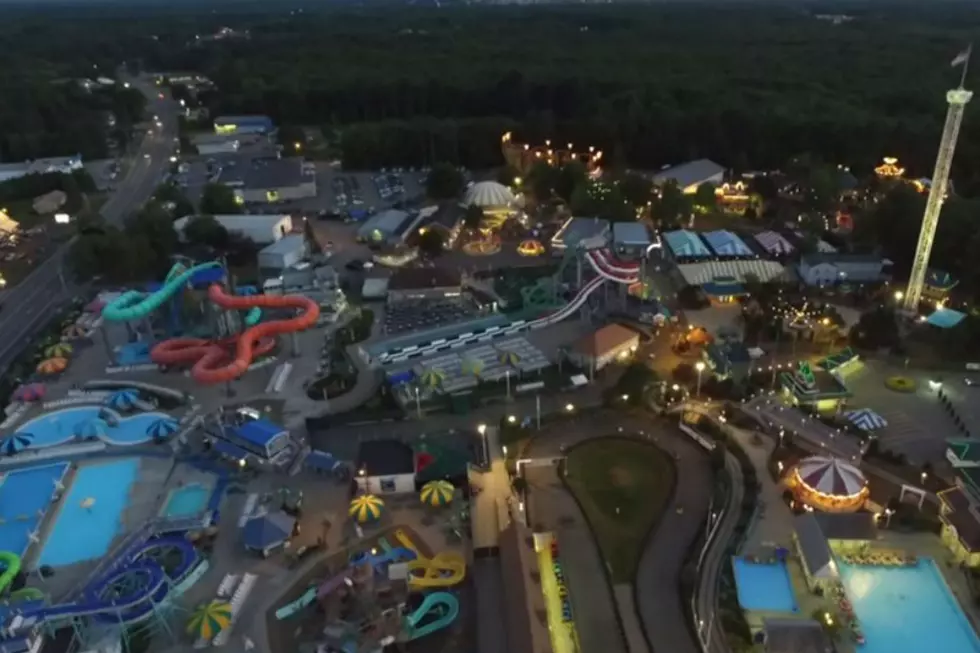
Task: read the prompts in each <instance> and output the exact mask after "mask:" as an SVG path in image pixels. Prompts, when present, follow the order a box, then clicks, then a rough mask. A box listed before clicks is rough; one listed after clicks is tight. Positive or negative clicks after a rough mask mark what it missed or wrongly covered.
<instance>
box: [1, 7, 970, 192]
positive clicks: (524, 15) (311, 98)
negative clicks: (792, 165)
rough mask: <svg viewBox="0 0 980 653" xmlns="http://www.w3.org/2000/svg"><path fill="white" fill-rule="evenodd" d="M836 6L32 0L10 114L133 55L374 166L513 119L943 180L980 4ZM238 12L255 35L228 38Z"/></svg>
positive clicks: (960, 175)
mask: <svg viewBox="0 0 980 653" xmlns="http://www.w3.org/2000/svg"><path fill="white" fill-rule="evenodd" d="M821 11H823V12H825V13H828V14H833V13H840V14H847V15H848V16H849V17H850V20H846V21H843V22H840V23H839V24H835V23H834V22H833V21H829V20H824V19H821V18H819V17H817V16H815V15H814V14H813V12H811V11H809V10H806V9H801V7H800V6H799V5H778V4H777V5H774V4H748V3H745V4H743V3H720V4H714V5H713V4H710V3H669V4H653V5H633V4H627V5H601V6H595V5H592V6H580V5H561V6H554V5H552V6H547V5H545V6H479V5H474V6H448V7H442V8H436V7H431V6H429V7H413V6H400V5H365V6H349V5H348V6H330V7H329V8H320V9H312V8H308V9H306V10H304V11H303V12H299V11H298V10H297V11H292V12H288V11H276V12H275V13H265V14H264V13H261V12H260V11H259V10H258V9H251V10H249V11H246V10H242V11H239V12H237V13H234V14H231V13H228V14H223V15H222V14H214V13H211V12H210V11H204V10H200V11H198V12H196V13H195V12H193V11H192V10H189V9H187V8H186V7H182V11H180V12H178V11H176V9H172V10H166V9H149V8H148V9H142V10H140V9H137V8H129V9H119V10H117V11H114V12H113V13H112V14H111V16H108V17H107V15H106V14H105V12H104V11H102V12H97V11H95V10H93V11H92V12H90V13H88V14H87V13H86V12H85V11H84V10H83V9H78V10H76V11H75V12H73V13H74V14H77V15H66V16H65V17H64V18H63V19H62V20H58V21H52V20H50V15H47V16H43V17H42V16H41V15H40V14H32V13H30V12H26V13H23V14H19V15H16V16H13V17H11V18H10V20H8V23H11V24H12V28H11V29H8V30H5V32H4V33H3V34H2V35H0V45H2V46H3V47H2V48H0V52H2V53H3V54H0V70H3V71H4V73H3V75H4V76H5V77H6V78H7V80H11V79H16V80H17V81H18V82H19V84H20V85H21V86H20V88H22V89H23V91H22V93H21V94H22V96H23V97H25V98H29V99H30V102H24V103H23V104H21V105H19V106H17V107H12V106H10V105H9V104H8V105H6V106H5V107H4V108H3V111H2V112H0V132H2V133H4V134H5V135H7V136H5V138H6V139H7V140H9V139H10V138H11V137H10V136H9V134H11V133H15V134H20V133H26V132H25V130H23V129H15V128H12V127H11V125H17V124H18V122H17V120H18V119H19V120H20V121H21V124H31V121H34V123H35V124H37V121H38V116H44V117H45V123H44V125H45V127H46V128H50V129H52V130H53V131H57V123H58V121H59V120H60V119H67V118H69V117H70V115H71V114H72V112H73V111H72V108H71V106H70V104H71V103H70V102H67V103H66V101H65V100H64V99H63V98H57V97H54V98H53V97H50V96H51V95H52V94H53V91H50V88H49V87H50V80H51V79H53V78H57V77H61V76H71V75H81V74H89V75H90V74H91V73H86V72H85V71H87V70H91V69H92V68H93V66H94V67H96V68H97V69H99V70H106V69H107V68H108V67H110V66H113V65H116V64H118V63H119V62H121V61H127V62H128V63H129V65H130V66H131V67H134V68H135V67H138V66H142V67H143V68H144V69H147V70H168V71H186V70H194V71H198V72H202V73H204V74H206V75H208V76H209V77H210V78H211V79H212V80H213V81H214V82H215V83H216V84H217V87H218V89H219V92H217V93H214V94H212V95H211V96H210V97H205V98H203V99H204V100H205V102H206V103H207V104H208V105H209V108H210V109H211V110H212V115H214V114H219V113H223V114H240V113H266V114H269V115H270V116H272V117H273V118H274V119H275V120H276V122H277V123H279V124H280V125H287V126H290V125H291V126H298V125H303V126H317V127H320V128H322V130H323V131H324V133H325V135H326V136H327V138H328V140H330V141H332V142H334V143H335V144H336V145H337V146H338V147H339V149H340V153H341V154H342V156H343V159H344V161H345V163H346V164H347V165H348V166H350V167H355V168H361V167H376V166H382V165H424V164H431V163H433V162H436V161H444V160H446V161H452V162H456V163H460V164H464V165H467V166H470V167H474V168H480V167H487V166H492V165H498V164H499V163H500V155H499V142H498V139H499V136H500V134H501V133H503V132H504V131H506V130H513V131H515V133H516V135H517V137H518V138H522V139H526V140H527V141H530V142H541V141H543V140H544V139H547V138H550V139H553V140H555V141H556V142H569V141H571V142H575V143H588V144H593V145H595V146H596V147H597V148H600V149H602V150H603V151H604V152H605V153H606V160H607V161H609V162H611V163H612V164H614V165H617V166H620V167H627V166H628V167H632V168H641V169H642V168H657V167H660V166H662V165H665V164H670V163H676V162H680V161H682V160H688V159H691V158H696V157H708V158H711V159H714V160H716V161H718V162H719V163H722V164H724V165H726V166H729V167H731V168H735V169H738V170H747V169H757V168H772V167H778V166H781V165H783V164H784V163H785V162H786V161H787V160H788V159H789V158H790V157H792V156H794V155H795V154H798V153H800V152H811V153H814V154H815V155H817V156H819V157H820V158H822V159H824V160H826V161H832V162H840V163H845V164H848V165H850V166H852V167H853V168H854V169H855V171H856V172H858V173H860V172H862V171H867V170H869V169H870V168H871V167H872V166H873V165H874V164H875V163H876V162H877V161H879V160H880V158H881V157H882V156H883V155H886V154H891V155H894V156H898V157H899V158H900V159H901V160H902V161H903V162H904V163H905V164H906V166H907V167H908V168H909V171H910V173H912V174H914V175H920V176H928V175H929V174H930V173H931V167H932V163H933V160H934V156H935V150H936V145H937V142H938V138H939V132H940V129H941V126H942V120H943V115H944V111H945V103H944V100H943V96H944V93H945V91H946V90H947V89H949V88H951V87H953V86H955V85H956V84H957V83H958V81H959V80H958V75H957V71H956V70H953V69H951V68H950V66H949V62H950V61H951V59H952V58H953V56H954V55H956V53H957V52H959V51H960V50H962V48H963V47H964V46H965V44H966V43H968V42H969V41H970V40H971V38H972V37H973V36H974V35H975V34H976V31H977V28H978V27H980V14H977V13H976V12H975V11H971V10H970V8H969V6H968V5H967V4H965V3H964V4H960V5H958V4H942V5H937V4H933V3H930V4H929V5H928V6H927V7H926V6H914V5H907V6H904V5H893V4H889V5H887V6H882V5H880V4H879V5H875V4H867V5H862V4H859V3H848V4H844V5H841V6H840V8H835V7H834V6H833V5H831V4H827V5H826V6H824V5H821ZM222 26H228V27H232V28H236V29H247V30H248V31H249V34H250V37H249V38H247V39H223V40H213V39H208V38H207V35H208V34H211V33H213V32H215V31H216V30H217V29H218V28H220V27H222ZM973 70H974V71H976V70H980V68H978V67H974V69H973ZM977 76H978V75H975V74H972V75H971V76H970V77H969V78H968V80H967V86H970V84H971V82H974V81H975V80H976V79H977ZM45 88H48V92H46V93H45V92H42V91H43V90H44V89H45ZM972 113H973V112H972V111H969V110H968V115H967V120H966V122H965V124H964V128H963V134H962V136H961V138H960V149H959V152H958V156H957V159H956V163H955V170H954V176H955V178H956V180H957V190H958V191H960V192H963V193H975V192H977V191H980V119H976V118H974V117H973V115H972ZM18 115H19V118H18ZM62 131H64V130H62ZM70 131H79V130H77V129H73V130H70ZM79 137H80V136H79ZM14 140H23V139H14ZM30 145H31V144H30V143H28V144H26V145H21V149H23V148H25V147H29V146H30ZM44 145H45V143H37V144H36V147H38V148H42V149H43V146H44ZM6 149H7V150H10V149H11V146H10V145H7V147H6ZM0 154H3V155H4V157H5V158H6V152H4V151H3V150H0Z"/></svg>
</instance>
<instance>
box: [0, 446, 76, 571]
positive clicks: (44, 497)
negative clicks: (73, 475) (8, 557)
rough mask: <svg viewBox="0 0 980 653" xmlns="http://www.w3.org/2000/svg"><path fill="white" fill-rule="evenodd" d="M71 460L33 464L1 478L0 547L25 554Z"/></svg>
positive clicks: (18, 553)
mask: <svg viewBox="0 0 980 653" xmlns="http://www.w3.org/2000/svg"><path fill="white" fill-rule="evenodd" d="M67 469H68V463H56V464H54V465H43V466H41V467H31V468H29V469H22V470H18V471H14V472H8V473H7V474H4V475H3V477H2V479H0V520H3V521H2V522H0V551H10V552H11V553H16V554H17V555H23V554H24V551H26V550H27V547H28V545H29V544H30V534H31V532H32V531H34V529H36V528H37V525H38V523H39V522H40V521H41V518H42V517H43V515H44V512H45V511H47V509H48V506H49V505H50V503H51V497H52V495H53V494H54V492H55V483H56V482H57V481H60V480H61V479H62V478H63V477H64V475H65V471H66V470H67Z"/></svg>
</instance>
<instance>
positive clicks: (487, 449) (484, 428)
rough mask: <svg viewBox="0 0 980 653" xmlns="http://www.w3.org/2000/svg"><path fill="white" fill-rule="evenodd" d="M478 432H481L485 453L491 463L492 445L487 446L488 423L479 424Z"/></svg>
mask: <svg viewBox="0 0 980 653" xmlns="http://www.w3.org/2000/svg"><path fill="white" fill-rule="evenodd" d="M476 432H477V433H479V434H480V439H481V440H482V441H483V455H484V457H486V459H487V464H488V465H489V464H490V447H489V446H487V425H486V424H477V426H476Z"/></svg>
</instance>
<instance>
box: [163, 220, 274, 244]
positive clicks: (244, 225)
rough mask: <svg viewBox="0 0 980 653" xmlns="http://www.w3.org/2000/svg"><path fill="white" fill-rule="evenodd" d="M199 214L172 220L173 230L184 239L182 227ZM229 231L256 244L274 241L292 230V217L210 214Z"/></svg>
mask: <svg viewBox="0 0 980 653" xmlns="http://www.w3.org/2000/svg"><path fill="white" fill-rule="evenodd" d="M197 217H200V216H193V215H189V216H187V217H184V218H180V219H179V220H175V221H174V230H175V231H176V232H177V234H178V235H179V236H180V237H181V239H184V228H185V227H186V226H187V225H188V224H189V223H190V222H191V220H193V219H194V218H197ZM211 217H213V218H214V219H215V220H217V221H218V224H220V225H221V226H223V227H224V228H225V229H227V230H228V231H230V232H233V233H237V234H239V235H241V236H244V237H245V238H248V239H249V240H251V241H252V242H253V243H255V244H256V245H268V244H269V243H274V242H276V241H277V240H279V239H280V238H282V237H283V236H285V235H286V234H288V233H289V232H290V231H292V230H293V219H292V218H291V217H290V216H288V215H282V214H272V215H234V214H233V215H214V216H211Z"/></svg>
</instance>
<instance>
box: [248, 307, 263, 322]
mask: <svg viewBox="0 0 980 653" xmlns="http://www.w3.org/2000/svg"><path fill="white" fill-rule="evenodd" d="M261 321H262V309H261V308H259V307H258V306H253V307H252V308H250V309H248V313H246V314H245V326H248V327H253V326H255V325H256V324H258V323H259V322H261Z"/></svg>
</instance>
